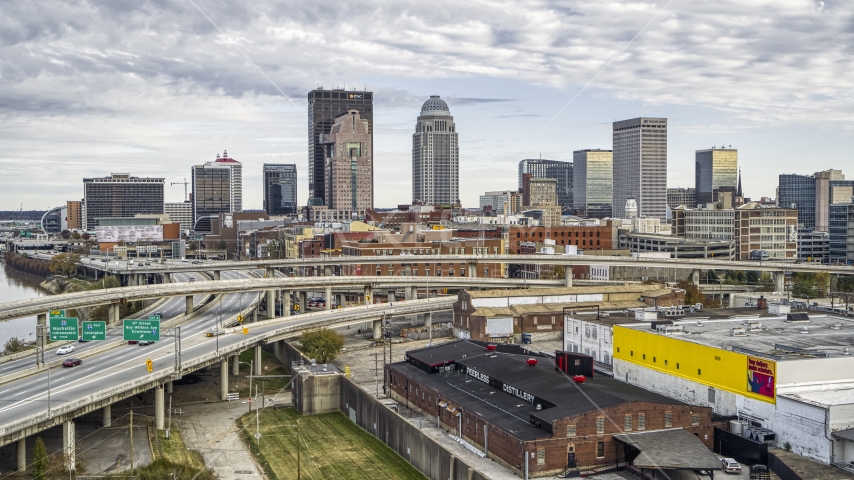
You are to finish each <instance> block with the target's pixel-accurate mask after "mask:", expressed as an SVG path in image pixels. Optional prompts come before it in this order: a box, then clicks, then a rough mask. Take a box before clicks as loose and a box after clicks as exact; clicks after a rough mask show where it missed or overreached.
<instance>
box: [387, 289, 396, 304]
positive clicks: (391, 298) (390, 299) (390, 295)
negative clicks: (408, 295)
mask: <svg viewBox="0 0 854 480" xmlns="http://www.w3.org/2000/svg"><path fill="white" fill-rule="evenodd" d="M386 295H387V296H388V303H391V302H393V301H395V300H397V297H396V296H395V293H394V290H389V291H388V293H387V294H386Z"/></svg>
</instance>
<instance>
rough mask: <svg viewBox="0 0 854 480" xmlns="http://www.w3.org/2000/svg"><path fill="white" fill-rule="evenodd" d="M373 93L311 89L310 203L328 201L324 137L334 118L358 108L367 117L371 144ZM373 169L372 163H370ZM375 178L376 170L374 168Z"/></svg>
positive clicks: (327, 133)
mask: <svg viewBox="0 0 854 480" xmlns="http://www.w3.org/2000/svg"><path fill="white" fill-rule="evenodd" d="M373 102H374V94H373V92H356V91H345V90H323V89H318V90H312V91H311V92H309V93H308V204H309V205H327V198H326V188H325V185H326V183H325V178H326V175H325V164H326V158H325V153H324V148H323V144H324V143H327V142H328V139H326V138H324V137H325V136H327V135H329V132H330V131H331V130H332V124H333V123H335V118H336V117H338V116H339V115H341V114H342V113H347V111H349V110H352V109H355V110H358V111H359V115H360V117H361V119H362V120H367V125H368V133H369V134H370V135H371V145H373V139H374V106H373ZM371 168H372V169H373V167H371ZM371 178H373V170H372V171H371Z"/></svg>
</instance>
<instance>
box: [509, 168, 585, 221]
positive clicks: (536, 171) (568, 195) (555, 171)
mask: <svg viewBox="0 0 854 480" xmlns="http://www.w3.org/2000/svg"><path fill="white" fill-rule="evenodd" d="M526 173H530V174H531V178H554V179H555V180H557V203H558V205H560V206H561V208H562V209H563V210H564V211H567V210H572V162H561V161H558V160H543V159H541V158H539V159H525V160H522V161H521V162H519V189H520V191H521V189H522V175H524V174H526Z"/></svg>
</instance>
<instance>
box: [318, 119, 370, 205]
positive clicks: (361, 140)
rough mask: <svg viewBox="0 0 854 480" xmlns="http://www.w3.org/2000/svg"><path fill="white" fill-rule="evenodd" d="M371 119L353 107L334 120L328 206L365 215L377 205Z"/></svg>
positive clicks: (328, 154)
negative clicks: (369, 123)
mask: <svg viewBox="0 0 854 480" xmlns="http://www.w3.org/2000/svg"><path fill="white" fill-rule="evenodd" d="M371 137H372V135H371V129H370V126H369V125H368V120H366V119H363V118H362V117H361V115H360V114H359V111H358V110H356V109H352V110H350V111H348V112H347V113H345V114H343V115H339V116H338V117H337V118H336V119H335V123H334V124H332V129H331V131H330V132H329V135H328V136H326V140H327V141H326V142H324V144H323V147H324V151H325V152H326V155H325V157H326V187H325V191H326V206H327V207H328V208H329V210H339V211H346V212H349V213H350V215H349V216H347V217H345V218H364V217H365V210H368V209H371V208H374V177H373V171H374V167H373V145H372V142H371V140H372V138H371Z"/></svg>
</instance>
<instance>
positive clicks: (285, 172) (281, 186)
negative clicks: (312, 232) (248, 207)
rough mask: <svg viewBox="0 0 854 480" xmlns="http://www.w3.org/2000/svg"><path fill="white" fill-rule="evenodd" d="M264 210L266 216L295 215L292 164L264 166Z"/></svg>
mask: <svg viewBox="0 0 854 480" xmlns="http://www.w3.org/2000/svg"><path fill="white" fill-rule="evenodd" d="M264 210H265V211H266V212H267V214H268V215H290V214H292V213H296V211H297V166H296V165H294V164H292V163H265V164H264Z"/></svg>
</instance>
